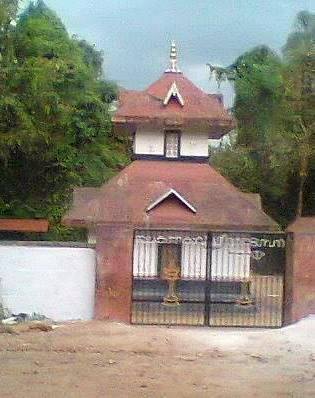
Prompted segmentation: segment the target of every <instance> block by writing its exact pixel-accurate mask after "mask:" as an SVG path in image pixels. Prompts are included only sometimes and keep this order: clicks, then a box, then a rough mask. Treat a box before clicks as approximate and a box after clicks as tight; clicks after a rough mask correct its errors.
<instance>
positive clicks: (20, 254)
mask: <svg viewBox="0 0 315 398" xmlns="http://www.w3.org/2000/svg"><path fill="white" fill-rule="evenodd" d="M94 291H95V252H94V250H93V249H91V248H86V247H52V246H48V247H45V246H33V245H27V246H23V245H20V246H19V245H18V244H14V245H13V244H12V245H10V244H8V245H5V244H1V245H0V300H1V302H2V303H3V305H4V306H5V307H7V308H8V309H9V310H10V311H11V312H12V313H20V312H24V313H28V314H31V313H33V312H36V313H40V314H43V315H45V316H47V317H49V318H52V319H54V320H57V321H62V320H70V319H84V320H87V319H92V318H93V316H94Z"/></svg>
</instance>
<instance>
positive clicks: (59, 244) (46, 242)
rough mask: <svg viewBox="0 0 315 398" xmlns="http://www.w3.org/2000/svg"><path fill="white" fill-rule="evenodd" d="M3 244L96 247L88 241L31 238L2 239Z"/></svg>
mask: <svg viewBox="0 0 315 398" xmlns="http://www.w3.org/2000/svg"><path fill="white" fill-rule="evenodd" d="M1 246H22V247H28V246H30V247H34V246H35V247H52V248H59V247H64V248H67V247H68V248H73V247H76V248H85V249H94V248H95V245H93V244H90V243H87V242H57V241H30V240H2V241H0V247H1Z"/></svg>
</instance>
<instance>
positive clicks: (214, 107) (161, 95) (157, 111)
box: [113, 72, 235, 138]
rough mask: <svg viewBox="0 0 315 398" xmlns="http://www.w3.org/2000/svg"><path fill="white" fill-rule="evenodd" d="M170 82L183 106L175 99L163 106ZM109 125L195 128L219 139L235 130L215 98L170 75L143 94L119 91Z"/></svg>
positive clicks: (216, 97)
mask: <svg viewBox="0 0 315 398" xmlns="http://www.w3.org/2000/svg"><path fill="white" fill-rule="evenodd" d="M174 83H175V85H176V88H177V90H178V92H179V93H180V95H181V97H182V98H183V100H184V104H183V105H181V104H180V103H178V101H176V100H173V101H172V100H170V101H168V102H167V104H166V105H165V104H164V103H163V102H164V100H165V98H166V97H167V94H168V93H169V91H170V89H171V87H172V86H173V85H174ZM113 122H114V123H116V124H117V125H119V124H124V123H129V124H132V123H133V124H150V125H152V124H154V125H158V126H161V125H162V126H166V127H167V126H179V127H182V126H189V127H194V126H195V127H197V128H199V129H201V130H203V131H208V132H209V137H210V138H220V137H221V136H222V135H224V134H226V133H227V132H229V131H230V130H232V129H233V128H234V127H235V120H234V118H233V117H232V116H231V115H230V114H229V113H228V112H227V110H226V109H224V106H223V104H222V100H221V98H220V97H219V96H215V95H208V94H207V93H205V92H204V91H202V90H201V89H200V88H198V87H197V86H195V85H194V84H193V83H192V82H191V81H190V80H189V79H187V77H185V76H184V75H183V74H182V73H171V72H165V73H164V74H163V75H162V76H161V78H160V79H159V80H157V81H156V82H154V83H153V84H151V85H150V86H149V87H148V88H147V89H146V90H144V91H135V90H125V91H122V92H120V96H119V107H118V110H117V111H116V113H115V115H114V116H113Z"/></svg>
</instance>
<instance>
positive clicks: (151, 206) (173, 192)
mask: <svg viewBox="0 0 315 398" xmlns="http://www.w3.org/2000/svg"><path fill="white" fill-rule="evenodd" d="M170 195H175V196H176V197H177V199H179V200H180V201H181V202H182V203H184V205H185V206H187V207H188V208H189V209H190V210H191V211H192V212H193V213H196V212H197V210H196V208H195V207H194V206H193V205H192V204H190V203H189V202H188V201H187V200H186V199H185V198H183V197H182V196H181V195H180V194H179V193H178V192H177V191H175V189H173V188H172V189H169V190H168V191H167V192H165V193H164V194H163V195H161V196H160V197H159V198H157V199H156V200H155V201H154V202H153V203H151V204H150V205H149V206H148V207H147V209H146V211H147V212H148V211H150V210H152V209H153V208H154V207H155V206H157V205H158V204H159V203H161V202H163V200H165V199H166V198H168V197H169V196H170Z"/></svg>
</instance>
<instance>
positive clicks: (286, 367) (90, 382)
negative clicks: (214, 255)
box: [0, 317, 315, 398]
mask: <svg viewBox="0 0 315 398" xmlns="http://www.w3.org/2000/svg"><path fill="white" fill-rule="evenodd" d="M0 397H1V398H6V397H14V398H19V397H23V398H33V397H41V398H42V397H43V398H45V397H58V398H59V397H67V398H72V397H75V398H80V397H86V398H94V397H106V398H110V397H119V398H120V397H122V398H125V397H128V398H133V397H137V398H138V397H150V398H151V397H161V398H162V397H211V398H225V397H229V398H230V397H231V398H238V397H242V398H249V397H250V398H253V397H264V398H265V397H268V398H271V397H272V398H273V397H275V398H281V397H292V398H306V397H315V317H313V318H309V319H307V320H304V321H301V322H300V323H298V324H296V325H293V326H290V327H287V328H283V329H276V330H253V329H251V330H248V329H247V330H244V329H242V330H241V329H222V328H221V329H219V328H218V329H216V328H203V327H196V328H180V327H172V328H168V327H157V326H156V327H154V326H129V325H123V324H118V323H107V322H97V321H91V322H74V323H67V324H63V325H60V327H58V328H56V329H54V330H53V331H50V332H43V331H31V332H27V333H21V334H19V335H11V334H0Z"/></svg>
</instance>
